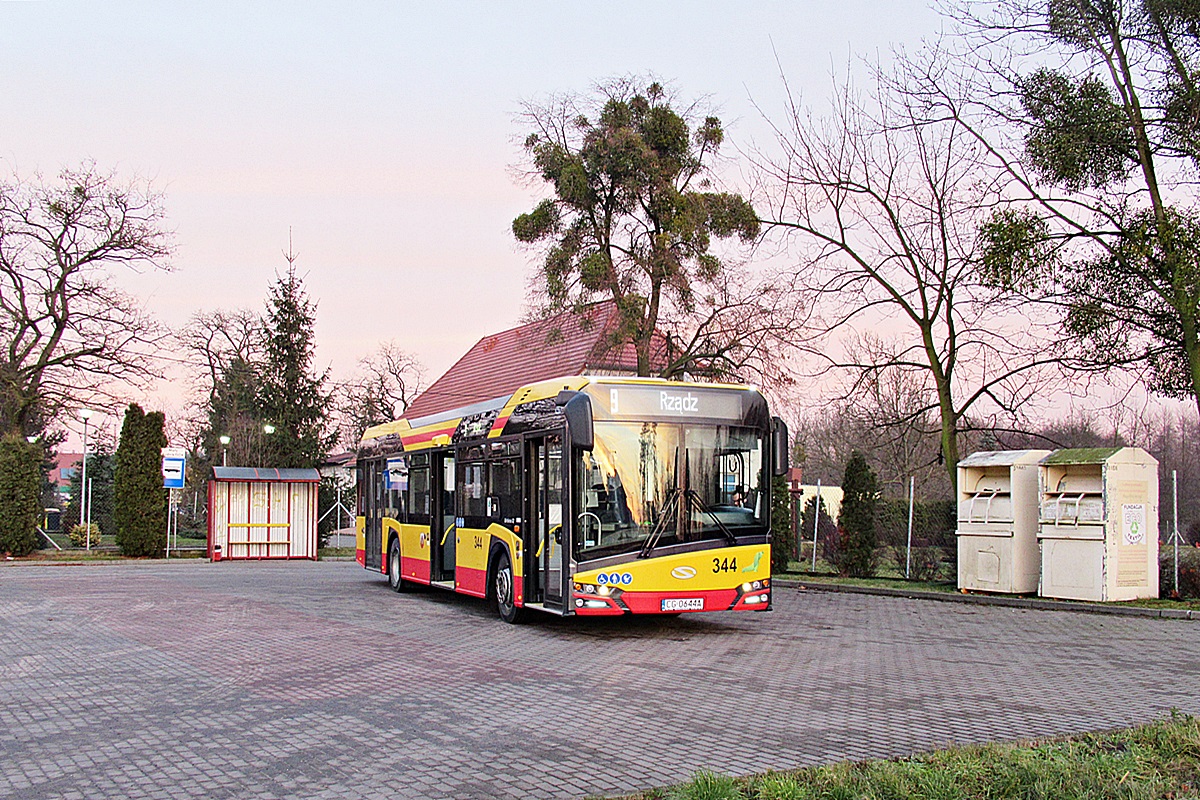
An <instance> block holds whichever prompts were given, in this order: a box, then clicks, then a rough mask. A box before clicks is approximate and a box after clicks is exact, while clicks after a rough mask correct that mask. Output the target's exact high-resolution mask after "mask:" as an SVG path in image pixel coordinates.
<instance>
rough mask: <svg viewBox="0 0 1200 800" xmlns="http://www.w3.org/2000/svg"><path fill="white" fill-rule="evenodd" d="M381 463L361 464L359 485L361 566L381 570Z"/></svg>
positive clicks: (369, 462)
mask: <svg viewBox="0 0 1200 800" xmlns="http://www.w3.org/2000/svg"><path fill="white" fill-rule="evenodd" d="M383 468H384V466H383V462H382V461H366V462H363V467H362V469H363V475H362V480H361V482H360V483H359V486H360V491H361V492H362V495H361V498H362V508H361V509H360V513H361V514H362V515H363V547H364V548H365V549H364V552H363V566H364V567H370V568H371V569H383Z"/></svg>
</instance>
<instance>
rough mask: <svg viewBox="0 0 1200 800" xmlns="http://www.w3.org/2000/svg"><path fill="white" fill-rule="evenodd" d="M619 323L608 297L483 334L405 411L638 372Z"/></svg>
mask: <svg viewBox="0 0 1200 800" xmlns="http://www.w3.org/2000/svg"><path fill="white" fill-rule="evenodd" d="M616 326H617V308H616V305H615V304H614V303H611V302H608V303H596V304H595V305H592V306H589V307H588V308H587V309H586V310H584V311H582V312H580V313H574V312H568V313H564V314H557V315H555V316H552V317H547V318H546V319H542V320H538V321H536V322H531V323H529V324H527V325H520V326H518V327H516V328H510V329H509V330H506V331H501V332H500V333H494V334H491V335H488V336H484V337H483V338H482V339H480V340H479V341H478V342H476V343H475V346H474V347H472V348H471V349H470V350H468V351H467V354H466V355H464V356H463V357H462V358H460V359H459V360H458V361H457V362H456V363H455V364H454V366H452V367H450V369H448V370H447V371H446V374H445V375H443V376H442V377H440V378H438V379H437V380H436V381H434V383H433V384H432V385H431V386H430V387H429V388H428V389H426V390H425V391H424V392H422V393H421V394H420V395H419V396H418V397H417V398H416V399H415V400H414V401H413V402H412V405H410V406H409V407H408V410H407V411H406V412H405V414H404V416H405V418H406V419H415V418H418V417H424V416H429V415H430V414H437V413H439V412H442V411H449V410H451V409H454V408H458V407H460V406H466V405H471V404H472V403H480V402H483V401H485V400H491V399H492V398H495V397H502V396H504V395H507V394H511V393H512V392H514V391H516V390H517V389H518V388H520V387H521V386H524V385H525V384H528V383H536V382H537V381H542V380H547V379H549V378H557V377H560V376H566V375H579V374H584V373H588V372H603V373H608V374H613V373H618V374H620V373H623V374H636V373H637V351H636V350H635V349H634V346H633V344H632V343H629V342H626V343H625V344H623V345H621V346H614V344H613V341H612V332H613V331H614V330H615V329H616ZM655 349H656V351H658V352H659V353H661V352H663V351H664V350H665V348H663V347H656V348H655ZM658 360H659V359H655V361H658Z"/></svg>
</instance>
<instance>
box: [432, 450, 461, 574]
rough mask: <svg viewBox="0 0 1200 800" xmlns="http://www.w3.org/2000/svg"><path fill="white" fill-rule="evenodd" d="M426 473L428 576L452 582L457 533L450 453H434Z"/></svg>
mask: <svg viewBox="0 0 1200 800" xmlns="http://www.w3.org/2000/svg"><path fill="white" fill-rule="evenodd" d="M429 477H430V481H431V483H432V485H431V486H430V497H431V498H432V506H433V507H432V508H431V509H430V513H429V545H430V557H431V558H430V565H429V574H430V580H431V581H433V582H435V583H436V582H438V581H451V582H453V581H454V558H455V547H454V544H455V539H456V537H457V535H458V530H457V527H456V525H455V524H454V523H455V520H454V453H453V452H451V451H445V452H441V453H434V454H433V455H432V459H431V464H430V470H429Z"/></svg>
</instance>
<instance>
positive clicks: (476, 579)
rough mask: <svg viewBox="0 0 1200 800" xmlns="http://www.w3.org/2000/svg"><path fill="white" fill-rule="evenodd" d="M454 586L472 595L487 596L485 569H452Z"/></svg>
mask: <svg viewBox="0 0 1200 800" xmlns="http://www.w3.org/2000/svg"><path fill="white" fill-rule="evenodd" d="M454 584H455V588H456V589H457V590H458V591H460V592H462V593H463V594H469V595H472V596H473V597H485V596H487V570H485V569H471V568H470V567H458V568H456V569H455V570H454Z"/></svg>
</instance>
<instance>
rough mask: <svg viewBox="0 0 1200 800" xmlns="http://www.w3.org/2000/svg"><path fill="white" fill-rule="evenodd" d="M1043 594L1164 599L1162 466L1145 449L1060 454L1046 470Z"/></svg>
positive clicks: (1043, 470)
mask: <svg viewBox="0 0 1200 800" xmlns="http://www.w3.org/2000/svg"><path fill="white" fill-rule="evenodd" d="M1039 472H1040V476H1039V483H1040V489H1041V511H1040V515H1039V517H1040V518H1039V522H1038V540H1039V543H1040V544H1041V550H1042V580H1041V586H1040V588H1039V590H1038V591H1039V593H1040V594H1041V595H1042V596H1043V597H1057V598H1062V599H1070V600H1098V601H1102V602H1103V601H1119V600H1136V599H1138V598H1142V597H1158V462H1157V461H1156V460H1155V459H1154V457H1153V456H1151V455H1150V454H1149V453H1147V452H1146V451H1145V450H1142V449H1141V448H1138V447H1089V448H1082V449H1077V450H1057V451H1055V452H1053V453H1051V454H1050V455H1048V456H1046V457H1045V458H1044V459H1042V462H1041V465H1040V467H1039Z"/></svg>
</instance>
